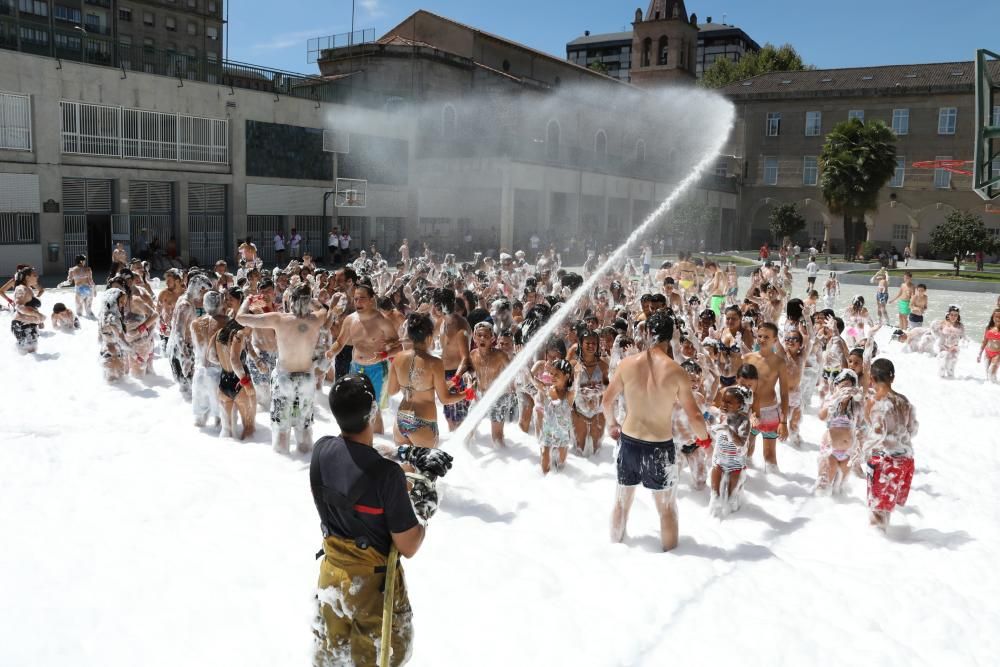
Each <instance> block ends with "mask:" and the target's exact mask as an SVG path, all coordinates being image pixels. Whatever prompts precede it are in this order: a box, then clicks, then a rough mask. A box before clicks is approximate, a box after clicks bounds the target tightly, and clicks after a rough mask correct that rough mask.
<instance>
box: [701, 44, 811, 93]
mask: <svg viewBox="0 0 1000 667" xmlns="http://www.w3.org/2000/svg"><path fill="white" fill-rule="evenodd" d="M806 69H813V66H812V65H806V64H805V63H803V62H802V56H800V55H799V53H798V51H796V50H795V47H793V46H792V45H791V44H785V45H783V46H775V45H774V44H765V45H764V48H762V49H761V50H760V51H756V52H750V53H747V54H745V55H744V56H743V57H742V58H740V61H739V62H737V63H734V62H731V61H730V60H729V59H728V58H719V59H718V60H716V61H715V62H714V63H712V64H711V65H710V66H709V68H708V69H706V70H705V72H704V74H703V75H702V78H701V85H703V86H705V87H706V88H722V87H723V86H728V85H729V84H731V83H734V82H736V81H742V80H743V79H749V78H750V77H752V76H757V75H758V74H767V73H768V72H800V71H802V70H806Z"/></svg>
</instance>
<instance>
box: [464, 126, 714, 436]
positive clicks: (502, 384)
mask: <svg viewBox="0 0 1000 667" xmlns="http://www.w3.org/2000/svg"><path fill="white" fill-rule="evenodd" d="M728 115H729V117H728V120H727V122H726V124H725V131H724V132H721V133H720V134H719V135H718V137H719V138H718V140H717V141H715V142H714V143H713V145H712V148H711V150H710V151H709V152H708V153H707V154H706V155H705V157H703V158H702V159H701V161H699V162H698V163H697V164H696V165H695V168H694V170H693V171H692V172H691V173H690V174H688V175H687V177H685V178H684V179H683V180H682V181H681V182H680V183H678V184H677V187H676V188H675V189H674V190H673V192H671V193H670V195H669V196H668V197H667V198H666V199H664V200H663V202H662V203H661V204H660V205H659V206H658V207H657V208H656V210H655V211H653V212H652V213H650V215H649V217H647V218H646V220H645V221H644V222H643V223H642V224H641V225H639V227H637V228H636V230H635V231H634V232H632V234H631V235H630V236H629V237H628V238H627V239H625V241H624V243H622V244H621V245H620V246H619V247H618V249H617V250H615V252H614V253H612V254H611V256H610V257H608V259H607V260H606V261H605V262H604V263H603V264H601V266H599V267H598V268H597V270H596V271H594V273H593V275H591V276H590V277H589V278H588V279H587V280H586V281H584V283H583V285H581V286H580V287H579V288H577V289H576V290H575V291H574V292H573V295H572V296H571V297H570V299H569V300H568V301H567V302H566V303H565V304H563V306H562V307H561V308H560V309H559V311H558V312H556V313H555V314H554V315H552V317H550V318H549V321H548V322H547V323H546V324H545V326H544V327H542V328H541V330H539V331H537V332H536V333H535V335H534V336H532V338H531V340H530V341H529V342H528V344H527V345H525V346H524V347H523V348H522V349H521V351H520V352H519V353H518V354H517V356H515V357H514V359H512V360H511V363H510V364H509V365H508V366H507V368H505V369H504V371H503V373H501V374H500V375H499V377H497V379H496V380H495V381H494V382H493V384H492V385H491V386H490V388H489V390H488V391H487V392H486V393H485V394H483V396H482V397H480V398H479V399H478V400H477V401H476V403H475V405H473V407H472V410H470V411H469V414H468V416H467V417H466V418H465V421H463V422H462V424H461V426H459V427H458V428H457V429H456V430H455V431H454V432H453V433H452V434H451V436H450V437H449V439H452V438H454V439H456V440H457V441H458V442H462V441H463V440H465V439H466V438H467V437H469V435H470V434H472V433H473V431H475V429H476V427H477V426H478V425H479V422H481V421H482V420H483V419H484V418H485V417H486V416H487V414H488V413H489V410H490V408H491V407H492V406H493V404H494V403H496V401H497V400H498V399H499V398H500V397H501V396H502V395H503V394H504V393H506V392H507V388H508V387H509V386H510V385H511V383H512V382H513V381H514V379H515V378H516V377H517V373H518V372H520V370H521V369H522V368H524V367H525V366H526V365H528V364H529V363H531V361H532V360H533V359H534V358H535V355H536V354H537V353H538V350H539V349H541V347H542V346H543V345H544V344H545V342H546V341H547V340H548V339H549V337H550V336H551V335H552V334H553V333H554V332H555V331H556V330H557V329H558V328H559V326H560V325H562V323H563V322H565V321H566V320H567V319H568V318H569V317H570V315H572V313H573V312H574V311H575V310H576V307H577V305H578V304H579V303H580V301H582V300H583V298H584V297H585V296H586V295H587V294H589V293H590V291H591V290H593V288H594V285H596V284H597V281H598V280H600V279H601V276H603V275H604V274H605V273H607V272H608V270H609V269H610V268H611V267H613V266H615V265H617V264H618V263H619V262H621V261H622V259H623V258H624V257H625V255H626V254H627V253H628V250H629V248H630V247H632V246H633V245H635V243H636V242H637V241H638V240H639V239H640V238H641V237H642V236H643V234H645V233H646V231H647V230H648V229H649V228H650V227H651V226H652V225H653V223H655V222H656V221H657V220H659V219H660V217H662V216H663V215H664V214H665V213H666V212H667V211H669V210H670V208H671V207H672V206H673V205H674V204H675V203H676V202H677V200H678V199H680V197H681V196H682V195H683V194H684V193H685V192H686V191H687V190H688V189H689V188H691V186H693V185H694V184H695V183H697V182H698V179H700V178H701V176H702V174H704V173H705V172H706V171H707V170H708V169H709V167H711V166H713V165H714V164H715V161H716V160H717V158H718V155H719V153H720V152H721V150H722V147H723V146H724V145H725V142H726V139H727V138H728V136H729V131H730V130H731V129H732V122H733V110H732V107H729V108H728Z"/></svg>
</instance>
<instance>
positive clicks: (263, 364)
mask: <svg viewBox="0 0 1000 667" xmlns="http://www.w3.org/2000/svg"><path fill="white" fill-rule="evenodd" d="M257 296H260V297H261V298H259V299H253V300H252V301H250V299H249V297H248V298H247V301H250V304H249V308H250V313H252V314H253V315H260V314H262V313H273V312H274V283H273V282H271V281H270V280H262V281H261V282H260V285H259V286H258V292H257ZM245 302H246V301H245ZM245 302H244V303H245ZM246 349H247V356H248V357H249V362H250V363H249V364H247V367H248V368H249V369H250V378H251V379H252V380H253V384H254V389H255V390H256V393H257V406H258V407H260V408H261V409H262V410H270V409H271V372H272V371H273V370H274V364H275V362H276V361H277V359H278V339H277V337H276V335H275V333H274V329H268V328H266V327H254V328H252V329H251V333H250V344H249V345H248V346H247V348H246Z"/></svg>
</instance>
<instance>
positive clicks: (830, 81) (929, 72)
mask: <svg viewBox="0 0 1000 667" xmlns="http://www.w3.org/2000/svg"><path fill="white" fill-rule="evenodd" d="M990 66H991V71H992V72H993V73H994V74H993V77H994V79H996V80H1000V62H993V63H991V64H990ZM975 69H976V68H975V64H974V63H973V62H972V61H965V62H956V63H922V64H917V65H885V66H878V67H849V68H845V69H816V70H806V71H802V72H771V73H769V74H760V75H758V76H754V77H751V78H749V79H745V80H743V81H737V82H736V83H732V84H730V85H728V86H726V87H724V88H722V89H721V90H720V92H722V93H723V94H725V95H728V96H730V97H753V96H757V95H793V96H794V95H796V94H800V93H801V94H810V95H812V94H817V93H818V94H822V93H825V92H835V93H843V92H846V91H859V92H865V91H871V92H873V91H883V92H884V91H887V90H900V91H905V90H907V89H921V90H926V89H928V88H942V89H951V90H955V89H966V88H967V89H969V90H972V89H973V88H974V86H975Z"/></svg>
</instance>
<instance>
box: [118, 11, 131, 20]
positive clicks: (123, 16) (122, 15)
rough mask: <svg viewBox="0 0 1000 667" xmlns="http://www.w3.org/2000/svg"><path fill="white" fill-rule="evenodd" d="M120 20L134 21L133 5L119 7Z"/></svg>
mask: <svg viewBox="0 0 1000 667" xmlns="http://www.w3.org/2000/svg"><path fill="white" fill-rule="evenodd" d="M118 20H119V21H130V22H131V21H132V8H131V7H119V8H118Z"/></svg>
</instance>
